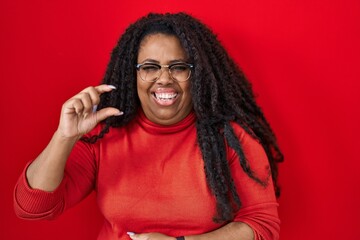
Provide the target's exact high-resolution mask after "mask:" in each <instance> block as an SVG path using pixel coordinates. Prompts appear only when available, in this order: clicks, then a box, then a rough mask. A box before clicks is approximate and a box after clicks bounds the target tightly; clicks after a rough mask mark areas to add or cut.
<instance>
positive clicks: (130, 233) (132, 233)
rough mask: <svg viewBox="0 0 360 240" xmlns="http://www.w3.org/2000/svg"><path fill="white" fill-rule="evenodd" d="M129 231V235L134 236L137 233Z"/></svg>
mask: <svg viewBox="0 0 360 240" xmlns="http://www.w3.org/2000/svg"><path fill="white" fill-rule="evenodd" d="M126 233H127V235H129V236H133V235H135V233H134V232H126Z"/></svg>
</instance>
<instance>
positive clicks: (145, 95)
mask: <svg viewBox="0 0 360 240" xmlns="http://www.w3.org/2000/svg"><path fill="white" fill-rule="evenodd" d="M145 62H146V63H157V64H161V65H168V64H171V63H175V62H187V56H186V54H185V51H184V49H183V48H182V46H181V44H180V41H179V39H178V38H177V37H175V36H172V35H165V34H151V35H148V36H146V37H145V38H144V39H143V40H142V42H141V44H140V48H139V55H138V63H145ZM137 92H138V95H139V98H140V102H141V107H142V109H143V111H144V113H145V115H146V117H147V118H148V119H149V120H150V121H152V122H154V123H157V124H162V125H171V124H174V123H177V122H179V121H181V120H182V119H184V118H185V117H186V116H187V115H188V114H189V113H190V112H191V110H192V100H191V95H190V80H188V81H185V82H177V81H176V80H173V79H172V78H171V76H170V74H169V71H168V69H167V68H162V73H161V76H160V77H159V79H157V81H156V82H145V81H143V80H142V79H141V78H140V75H139V72H137Z"/></svg>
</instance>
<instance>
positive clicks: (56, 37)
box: [0, 0, 360, 240]
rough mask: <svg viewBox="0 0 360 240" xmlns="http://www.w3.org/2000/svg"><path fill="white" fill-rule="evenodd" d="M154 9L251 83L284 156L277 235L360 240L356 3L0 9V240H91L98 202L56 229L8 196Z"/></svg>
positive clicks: (18, 3) (11, 2) (11, 3)
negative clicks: (195, 30) (217, 47)
mask: <svg viewBox="0 0 360 240" xmlns="http://www.w3.org/2000/svg"><path fill="white" fill-rule="evenodd" d="M149 11H154V12H167V11H170V12H178V11H186V12H188V13H190V14H192V15H194V16H195V17H198V18H200V19H201V20H202V21H203V22H205V23H206V24H208V25H209V26H210V27H211V28H212V29H213V30H214V32H215V33H217V34H218V37H219V39H220V40H221V41H222V43H223V44H224V46H225V47H226V48H227V49H228V51H229V52H230V54H231V56H232V57H233V58H234V59H235V60H236V62H238V63H239V65H240V66H241V67H242V69H243V70H244V71H245V73H246V75H247V76H248V78H249V79H250V80H251V81H252V82H253V86H254V90H255V92H256V94H257V95H258V102H259V104H260V105H261V106H262V107H263V110H264V112H265V114H266V116H267V118H268V119H269V121H270V123H271V124H272V126H273V129H274V131H275V132H276V134H277V136H278V139H279V144H280V146H281V148H282V150H283V152H284V154H285V157H286V158H285V160H286V161H285V163H283V164H282V165H281V167H280V170H281V172H280V182H281V185H282V190H283V194H282V196H281V198H280V199H279V202H280V209H279V211H280V216H281V220H282V230H281V239H283V240H297V239H308V240H311V239H349V240H355V239H360V233H359V230H358V229H359V227H360V221H359V220H358V216H359V215H360V207H359V200H360V188H359V186H358V184H359V179H360V177H359V173H358V172H359V166H360V164H359V157H358V149H359V144H360V141H359V134H360V131H359V130H360V129H359V123H360V109H359V106H358V105H359V103H360V101H359V100H360V97H359V90H360V83H359V82H360V60H359V56H360V44H359V43H360V2H359V1H358V0H311V1H310V0H302V1H288V0H278V1H266V0H252V1H243V0H240V1H235V0H234V1H229V0H222V1H214V2H210V1H205V0H198V1H196V0H193V1H190V0H182V1H180V0H138V1H115V0H104V1H89V0H88V1H84V0H77V1H68V0H65V1H64V0H63V1H45V0H43V1H40V0H33V1H25V0H2V1H1V2H0V20H1V22H0V34H1V35H0V79H1V94H0V97H1V99H0V107H1V118H0V126H1V129H0V130H1V131H0V132H1V138H0V139H1V140H0V141H1V144H0V147H1V154H2V157H1V158H0V161H1V168H0V178H1V181H0V194H1V195H0V203H1V205H0V239H37V240H41V239H68V240H72V239H96V235H97V232H98V231H99V228H100V224H101V216H100V214H99V212H98V210H97V208H96V200H95V195H94V194H93V195H91V196H90V197H89V198H87V199H86V200H85V201H84V202H82V203H81V204H79V205H78V206H76V207H75V208H73V209H70V210H69V211H68V212H66V213H65V214H64V215H63V216H61V217H60V218H59V219H58V220H56V221H24V220H20V219H18V218H16V216H15V215H14V212H13V207H12V206H13V203H12V201H13V199H12V191H13V187H14V184H15V182H16V180H17V178H18V176H19V174H20V173H21V171H22V170H23V167H24V165H25V163H26V162H27V161H29V160H31V159H33V158H34V157H36V155H37V154H38V153H39V152H40V151H41V150H42V148H43V147H44V146H45V144H46V143H47V141H48V140H49V139H50V137H51V135H52V132H53V131H54V130H55V129H56V126H57V122H58V117H59V111H60V108H61V105H62V103H63V102H64V101H65V100H66V99H67V98H69V97H70V96H72V95H73V94H75V93H77V92H78V91H80V90H81V89H83V88H84V87H86V86H88V85H96V84H98V83H99V82H100V80H101V79H102V76H103V73H104V70H105V67H106V65H107V62H108V60H109V56H110V52H111V50H112V48H113V47H114V45H115V43H116V41H117V39H118V37H119V36H120V34H121V33H122V32H123V31H124V29H125V27H126V26H127V25H128V24H129V23H131V22H132V21H134V20H135V19H137V18H138V17H140V16H142V15H144V14H146V13H148V12H149Z"/></svg>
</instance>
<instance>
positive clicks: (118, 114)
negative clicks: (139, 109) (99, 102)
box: [114, 111, 124, 116]
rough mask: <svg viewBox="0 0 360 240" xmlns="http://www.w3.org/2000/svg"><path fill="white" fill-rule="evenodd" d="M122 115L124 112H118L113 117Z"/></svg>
mask: <svg viewBox="0 0 360 240" xmlns="http://www.w3.org/2000/svg"><path fill="white" fill-rule="evenodd" d="M123 114H124V112H122V111H119V112H118V113H115V114H114V116H121V115H123Z"/></svg>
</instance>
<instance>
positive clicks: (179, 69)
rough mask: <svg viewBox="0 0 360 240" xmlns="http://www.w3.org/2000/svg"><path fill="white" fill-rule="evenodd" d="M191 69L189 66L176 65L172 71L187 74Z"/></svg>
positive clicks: (171, 68)
mask: <svg viewBox="0 0 360 240" xmlns="http://www.w3.org/2000/svg"><path fill="white" fill-rule="evenodd" d="M188 69H189V67H188V65H186V64H182V63H180V64H174V65H172V66H171V67H170V70H171V71H175V72H185V71H187V70H188Z"/></svg>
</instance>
